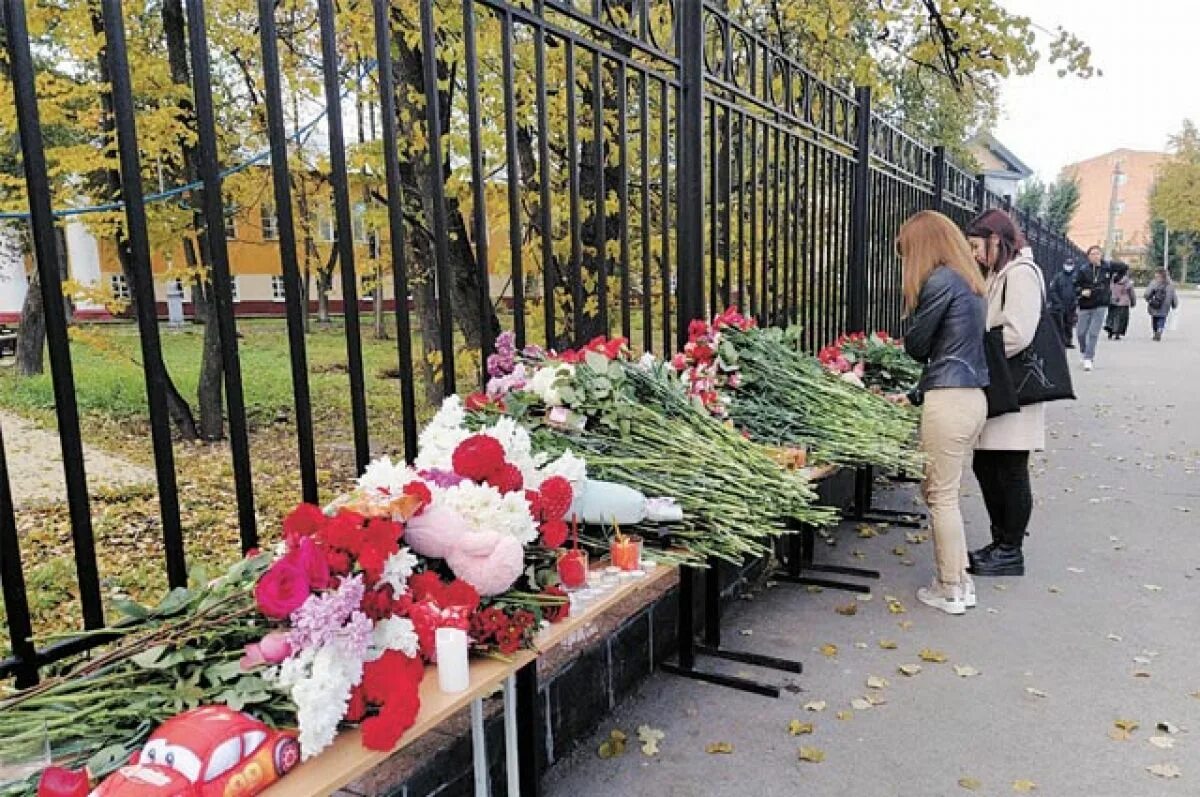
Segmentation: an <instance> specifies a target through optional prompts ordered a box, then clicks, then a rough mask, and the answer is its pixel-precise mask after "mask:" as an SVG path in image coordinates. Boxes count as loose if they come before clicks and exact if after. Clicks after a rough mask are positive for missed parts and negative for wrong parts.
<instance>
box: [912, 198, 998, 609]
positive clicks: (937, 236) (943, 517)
mask: <svg viewBox="0 0 1200 797" xmlns="http://www.w3.org/2000/svg"><path fill="white" fill-rule="evenodd" d="M896 247H897V249H898V251H899V254H900V257H901V259H902V260H903V264H904V267H903V276H902V281H903V293H904V305H905V308H906V310H907V312H908V315H909V320H910V324H909V328H908V332H907V333H906V334H905V336H904V349H905V351H907V352H908V353H909V355H911V356H912V357H914V358H915V359H916V360H918V361H919V362H921V363H923V364H924V368H923V369H922V371H921V379H920V381H919V382H918V384H917V387H916V388H915V389H913V390H912V391H911V392H910V393H909V394H908V395H907V396H900V397H898V400H901V401H903V400H907V401H910V402H911V403H913V404H918V405H921V406H922V410H921V433H920V439H921V450H922V452H924V454H925V479H924V481H923V482H922V484H921V492H922V495H923V496H924V498H925V503H926V504H927V505H928V506H929V515H930V518H931V520H930V525H931V526H932V528H933V548H934V558H935V564H936V568H937V575H936V576H935V578H934V580H933V583H932V584H931V585H930V586H929V587H922V588H920V589H919V590H917V598H918V600H920V601H921V602H922V603H924V604H926V605H928V606H932V607H933V608H935V609H940V610H941V611H943V612H946V613H947V614H963V613H964V612H965V611H966V610H967V608H968V607H970V606H974V605H975V588H974V584H973V583H972V582H971V579H970V576H968V575H967V572H966V571H967V566H968V564H969V562H968V559H967V537H966V533H965V531H964V529H963V518H962V509H961V507H960V506H959V488H960V486H961V484H962V474H963V468H964V466H965V465H966V460H967V455H968V454H969V453H970V451H971V449H972V447H973V446H974V445H975V440H976V439H977V438H978V437H979V432H980V431H981V430H982V429H983V424H984V421H985V419H986V418H987V398H986V397H985V395H984V392H983V388H985V387H987V385H988V370H987V359H986V357H985V355H984V350H983V336H984V326H983V324H984V318H985V315H986V309H985V307H984V300H983V292H984V282H983V277H982V276H981V275H980V273H979V268H978V267H977V266H976V264H975V262H974V258H972V257H971V250H970V248H969V247H968V246H967V241H966V239H965V238H963V235H962V233H961V232H960V231H959V229H958V227H956V226H955V225H954V222H952V221H950V219H948V218H946V217H945V216H943V215H942V214H940V213H936V212H934V211H931V210H926V211H922V212H920V213H917V214H916V215H915V216H912V217H911V218H910V219H909V220H908V221H906V222H905V223H904V225H903V226H902V227H901V228H900V234H899V237H898V238H897V240H896Z"/></svg>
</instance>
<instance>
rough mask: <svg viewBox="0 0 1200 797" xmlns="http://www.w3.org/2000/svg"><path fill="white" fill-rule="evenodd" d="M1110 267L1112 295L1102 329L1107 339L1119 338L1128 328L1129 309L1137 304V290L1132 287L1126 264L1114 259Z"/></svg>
mask: <svg viewBox="0 0 1200 797" xmlns="http://www.w3.org/2000/svg"><path fill="white" fill-rule="evenodd" d="M1112 268H1113V280H1112V289H1111V291H1112V296H1111V297H1110V298H1109V300H1108V320H1107V321H1105V322H1104V331H1105V332H1107V333H1108V339H1109V340H1120V339H1121V338H1123V337H1125V333H1126V332H1127V331H1128V330H1129V311H1130V310H1131V309H1132V308H1134V307H1136V306H1137V291H1135V290H1134V288H1133V279H1132V278H1131V277H1130V276H1129V266H1128V265H1127V264H1125V263H1121V262H1119V261H1115V262H1114V263H1113V264H1112Z"/></svg>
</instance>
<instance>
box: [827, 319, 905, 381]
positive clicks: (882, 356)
mask: <svg viewBox="0 0 1200 797" xmlns="http://www.w3.org/2000/svg"><path fill="white" fill-rule="evenodd" d="M817 359H818V360H820V361H821V365H823V366H825V368H826V369H827V370H829V371H830V373H834V374H838V375H839V376H842V377H843V378H844V379H846V380H847V381H849V382H851V383H853V384H857V385H858V386H859V387H866V388H869V389H871V390H874V391H876V392H881V393H902V392H906V391H908V390H911V389H912V388H913V387H914V386H916V384H917V381H918V380H919V379H920V378H921V364H920V363H918V362H917V361H916V360H914V359H913V358H911V357H909V356H908V354H906V353H905V351H904V346H903V345H901V343H900V341H898V340H896V339H895V338H892V337H891V336H889V335H888V333H886V332H884V331H882V330H880V331H878V332H872V333H871V334H870V335H867V334H864V333H862V332H853V333H851V334H849V335H842V336H841V337H839V338H838V339H837V340H835V341H834V342H833V343H832V344H830V345H828V346H826V347H825V348H823V349H821V351H820V352H819V353H818V354H817Z"/></svg>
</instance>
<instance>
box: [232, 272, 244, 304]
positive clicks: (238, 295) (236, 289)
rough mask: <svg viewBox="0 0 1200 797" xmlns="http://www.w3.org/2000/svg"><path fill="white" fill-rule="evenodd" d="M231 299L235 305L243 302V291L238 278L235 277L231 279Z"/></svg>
mask: <svg viewBox="0 0 1200 797" xmlns="http://www.w3.org/2000/svg"><path fill="white" fill-rule="evenodd" d="M229 298H230V300H231V301H232V302H233V303H234V304H237V303H238V302H240V301H241V300H242V290H241V288H240V286H239V285H238V278H237V277H235V276H233V275H230V277H229Z"/></svg>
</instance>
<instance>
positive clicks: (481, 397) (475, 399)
mask: <svg viewBox="0 0 1200 797" xmlns="http://www.w3.org/2000/svg"><path fill="white" fill-rule="evenodd" d="M463 403H464V404H465V405H466V407H467V409H468V410H471V411H472V412H474V411H477V410H484V409H487V406H488V403H489V402H488V397H487V394H486V393H480V392H479V391H475V392H474V393H472V394H471V395H469V396H467V400H466V401H465V402H463Z"/></svg>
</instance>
